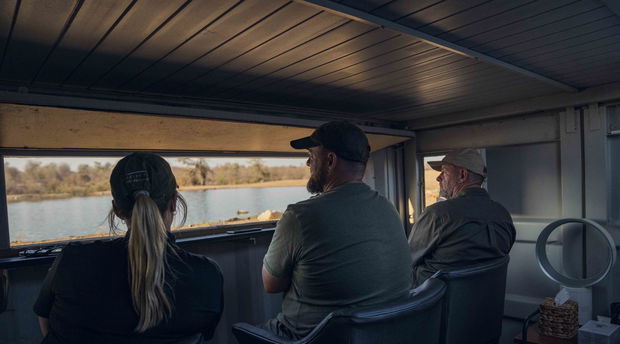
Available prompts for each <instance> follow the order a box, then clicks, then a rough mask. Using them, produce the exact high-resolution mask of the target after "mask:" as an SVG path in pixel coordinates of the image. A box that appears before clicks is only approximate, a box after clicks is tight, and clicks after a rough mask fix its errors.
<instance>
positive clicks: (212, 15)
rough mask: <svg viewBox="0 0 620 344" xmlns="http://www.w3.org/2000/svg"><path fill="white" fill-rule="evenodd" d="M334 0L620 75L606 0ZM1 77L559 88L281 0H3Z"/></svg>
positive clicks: (524, 61) (6, 83)
mask: <svg viewBox="0 0 620 344" xmlns="http://www.w3.org/2000/svg"><path fill="white" fill-rule="evenodd" d="M328 3H329V2H328ZM332 3H340V4H341V5H345V6H348V7H349V8H352V9H354V10H361V11H363V12H365V13H369V14H371V15H373V16H375V17H377V18H382V19H386V20H389V21H391V22H393V23H396V24H399V25H403V26H405V27H408V28H412V29H416V30H419V31H421V32H423V33H426V34H430V35H432V36H434V37H437V38H438V39H441V40H444V41H447V42H451V43H454V44H457V45H459V46H461V47H464V48H468V49H471V50H473V51H476V52H479V53H483V54H485V55H487V56H489V57H492V58H495V59H498V60H500V61H503V62H507V63H509V64H511V65H514V66H516V67H520V68H523V69H526V70H528V71H531V72H534V73H536V74H539V75H541V76H544V77H547V78H550V79H552V80H555V81H558V82H560V83H563V84H566V85H568V86H570V87H574V88H576V89H585V88H589V87H593V86H598V85H603V84H607V83H612V82H618V81H620V16H619V14H618V13H615V12H614V9H613V8H612V7H611V6H608V5H607V4H606V1H605V0H583V1H576V0H544V1H534V0H498V1H489V0H468V1H463V0H445V1H442V0H419V1H418V0H417V1H411V0H396V1H387V0H363V1H361V0H344V1H333V2H332ZM0 86H1V87H2V88H4V89H9V90H11V89H17V88H18V87H26V88H28V89H33V90H35V89H36V90H46V91H62V92H77V93H80V94H82V93H85V94H92V95H93V96H97V95H99V94H121V95H129V96H153V97H156V98H157V99H160V100H162V101H165V100H166V99H167V98H170V99H173V98H174V99H179V98H187V99H191V100H194V101H208V102H210V103H211V104H213V103H216V104H228V105H230V104H240V105H243V106H245V107H248V106H250V107H251V106H252V105H253V104H256V105H260V106H263V107H266V108H273V109H274V110H275V109H279V110H280V111H281V110H286V109H301V110H304V111H306V112H308V113H317V114H318V113H321V114H326V113H327V114H333V115H335V116H336V115H337V116H340V117H353V118H357V119H368V120H388V121H406V120H412V119H416V118H423V117H429V116H437V115H442V114H448V113H454V112H459V111H466V110H471V109H476V108H479V107H486V106H492V105H497V104H502V103H506V102H512V101H516V100H521V99H526V98H529V97H535V96H543V95H549V94H556V93H562V92H567V91H566V90H564V89H560V88H558V87H557V86H554V85H552V84H549V83H545V82H544V81H540V80H537V79H534V78H531V77H528V76H524V75H522V74H520V73H518V72H515V71H514V70H511V69H510V68H502V67H499V66H497V65H493V64H489V63H486V62H483V61H479V60H476V59H473V58H470V57H467V56H463V55H462V54H457V53H454V52H451V51H449V50H446V49H442V48H441V47H437V46H434V45H430V44H427V43H425V42H422V41H420V39H418V38H416V37H415V36H413V35H409V34H405V33H402V32H398V31H395V30H391V29H385V28H382V27H380V26H378V25H374V24H372V23H368V22H367V21H361V20H356V18H352V17H351V16H346V15H343V14H342V13H335V12H334V11H329V10H325V9H324V8H320V7H316V6H313V5H312V4H308V3H306V2H304V1H284V0H245V1H243V0H241V1H236V0H106V1H97V0H3V1H0ZM22 90H23V88H22Z"/></svg>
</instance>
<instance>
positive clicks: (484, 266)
mask: <svg viewBox="0 0 620 344" xmlns="http://www.w3.org/2000/svg"><path fill="white" fill-rule="evenodd" d="M509 261H510V256H504V257H502V258H498V259H493V260H492V261H490V262H484V263H480V264H476V265H472V266H466V267H463V268H458V269H450V270H441V271H437V272H436V273H435V274H434V275H433V276H432V277H431V278H441V279H442V280H447V279H456V278H465V277H471V276H475V275H481V274H484V273H488V272H492V271H495V270H499V269H502V268H503V267H505V266H507V265H508V262H509Z"/></svg>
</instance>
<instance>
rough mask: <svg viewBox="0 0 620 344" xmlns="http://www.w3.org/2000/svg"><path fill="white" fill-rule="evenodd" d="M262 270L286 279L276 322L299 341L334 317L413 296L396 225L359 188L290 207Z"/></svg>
mask: <svg viewBox="0 0 620 344" xmlns="http://www.w3.org/2000/svg"><path fill="white" fill-rule="evenodd" d="M263 263H264V266H265V269H266V270H267V271H268V272H269V273H270V274H272V275H273V276H275V277H279V278H290V279H291V285H290V288H289V290H288V291H287V292H286V293H285V295H284V300H283V303H282V312H281V313H280V314H278V320H279V321H280V322H281V323H283V324H284V325H285V326H286V327H287V328H289V329H290V330H291V332H292V333H295V335H296V336H298V337H302V336H305V335H306V334H308V333H309V332H310V331H311V330H312V329H313V328H314V327H315V326H316V325H317V324H318V323H319V322H320V321H321V320H322V319H323V317H325V315H327V314H328V313H329V312H331V311H333V310H336V309H340V308H345V307H349V306H366V305H373V304H377V303H382V302H387V301H392V300H397V299H400V298H404V297H406V296H407V295H408V293H409V289H410V288H411V277H412V270H411V266H412V261H411V254H410V252H409V245H408V244H407V238H406V236H405V231H404V228H403V224H402V222H401V219H400V217H399V215H398V213H397V212H396V209H394V207H393V206H392V204H391V203H390V202H389V201H387V200H386V199H385V198H384V197H382V196H380V195H379V194H378V193H377V192H376V191H374V190H372V189H371V188H370V187H368V186H367V185H366V184H362V183H349V184H344V185H341V186H338V187H336V188H334V189H332V190H330V191H328V192H324V193H322V194H320V195H318V196H315V197H312V198H310V199H308V200H305V201H302V202H299V203H296V204H291V205H289V206H288V208H287V210H286V211H285V212H284V214H283V215H282V218H281V219H280V221H279V222H278V225H277V227H276V230H275V232H274V235H273V239H272V241H271V245H270V246H269V250H268V251H267V254H266V255H265V259H264V261H263Z"/></svg>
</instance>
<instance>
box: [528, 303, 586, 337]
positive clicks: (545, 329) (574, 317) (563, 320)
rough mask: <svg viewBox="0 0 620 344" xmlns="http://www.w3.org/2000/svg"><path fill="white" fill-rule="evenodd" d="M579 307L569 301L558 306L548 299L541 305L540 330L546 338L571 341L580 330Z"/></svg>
mask: <svg viewBox="0 0 620 344" xmlns="http://www.w3.org/2000/svg"><path fill="white" fill-rule="evenodd" d="M578 314H579V306H578V305H577V302H575V301H572V300H568V301H566V302H565V303H564V304H562V305H559V306H556V305H555V303H554V302H553V299H552V298H550V297H548V298H546V299H545V300H544V301H543V302H542V303H541V304H540V320H539V321H538V329H539V330H540V333H541V334H543V335H545V336H551V337H557V338H562V339H570V338H573V337H574V336H575V335H577V330H578V329H579V318H578Z"/></svg>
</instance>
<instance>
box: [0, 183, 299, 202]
mask: <svg viewBox="0 0 620 344" xmlns="http://www.w3.org/2000/svg"><path fill="white" fill-rule="evenodd" d="M306 182H307V180H306V179H288V180H275V181H270V182H264V183H251V184H233V185H195V186H181V187H179V190H181V191H196V190H218V189H241V188H273V187H286V186H305V185H306ZM107 195H110V192H109V191H101V192H93V193H91V194H88V195H84V196H73V195H71V194H68V193H60V194H22V195H7V196H6V200H7V202H9V203H12V202H22V201H42V200H52V199H64V198H71V197H88V196H107Z"/></svg>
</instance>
